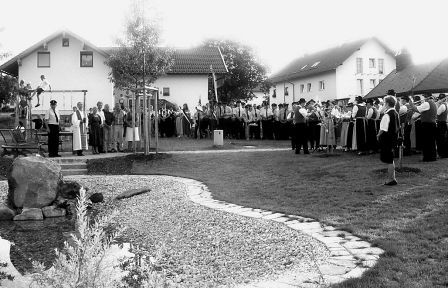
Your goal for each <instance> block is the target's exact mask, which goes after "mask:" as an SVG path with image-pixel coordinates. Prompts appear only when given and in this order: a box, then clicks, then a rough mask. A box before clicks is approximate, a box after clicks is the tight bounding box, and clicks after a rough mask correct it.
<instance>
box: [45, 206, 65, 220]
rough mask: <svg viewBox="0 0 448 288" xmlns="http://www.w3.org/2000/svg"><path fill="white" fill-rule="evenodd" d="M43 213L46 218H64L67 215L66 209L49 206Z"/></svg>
mask: <svg viewBox="0 0 448 288" xmlns="http://www.w3.org/2000/svg"><path fill="white" fill-rule="evenodd" d="M42 213H43V214H44V217H45V218H53V217H63V216H65V215H66V214H67V212H66V211H65V209H63V208H58V207H56V206H47V207H44V208H42Z"/></svg>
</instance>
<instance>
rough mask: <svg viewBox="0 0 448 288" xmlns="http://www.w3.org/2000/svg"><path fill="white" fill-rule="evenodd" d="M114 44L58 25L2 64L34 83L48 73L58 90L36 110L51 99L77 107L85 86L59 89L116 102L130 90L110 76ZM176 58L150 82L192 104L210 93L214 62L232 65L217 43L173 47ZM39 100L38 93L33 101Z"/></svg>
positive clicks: (62, 106)
mask: <svg viewBox="0 0 448 288" xmlns="http://www.w3.org/2000/svg"><path fill="white" fill-rule="evenodd" d="M111 51H112V50H111V48H100V47H96V46H95V45H93V44H92V43H90V42H88V41H86V40H85V39H83V38H81V37H80V36H78V35H76V34H74V33H73V32H70V31H58V32H56V33H54V34H52V35H50V36H49V37H47V38H45V39H43V40H42V41H39V42H38V43H36V44H35V45H33V46H31V47H30V48H28V49H26V50H25V51H23V52H22V53H20V54H18V55H17V56H15V57H13V58H11V59H9V60H8V61H7V62H5V63H4V64H2V65H1V66H0V71H2V72H4V73H7V74H10V75H13V76H17V77H18V79H19V81H20V80H24V81H25V83H27V82H30V83H31V86H32V87H33V88H36V86H37V85H38V84H39V82H40V75H45V76H46V78H47V79H48V80H49V82H50V84H51V88H52V90H54V91H55V92H52V93H49V92H44V93H43V94H42V95H41V106H40V107H38V108H34V107H33V114H42V113H43V112H44V111H45V110H47V109H48V108H49V102H50V100H52V99H55V100H57V101H58V109H59V110H60V111H61V114H70V113H72V107H73V106H75V105H76V103H77V102H79V101H83V97H84V93H83V92H57V91H58V90H59V91H60V90H72V91H73V90H87V94H86V107H87V108H89V107H93V106H96V103H97V102H98V101H102V102H103V103H105V104H110V105H112V106H113V105H114V103H115V102H117V101H118V99H119V98H120V97H123V98H125V99H126V102H127V99H128V97H129V96H130V95H131V94H130V93H129V92H128V93H123V92H120V91H119V90H116V89H114V85H113V83H112V82H111V81H110V79H109V75H110V72H111V69H110V67H108V66H107V65H106V64H105V60H106V59H107V57H109V55H110V53H111ZM173 58H174V64H173V66H172V67H171V69H170V71H168V73H167V74H166V75H165V76H162V77H160V78H159V79H158V80H157V81H156V82H155V83H153V84H151V86H154V87H158V88H159V89H160V99H165V100H167V101H169V102H172V103H173V104H176V105H178V106H181V105H183V104H184V103H187V104H188V105H189V107H190V110H192V108H193V107H194V106H196V105H197V104H198V101H199V99H201V100H202V103H203V104H204V103H205V102H207V99H208V90H209V87H208V76H209V74H210V66H212V67H213V71H214V72H215V73H216V74H223V73H227V72H228V71H227V67H226V65H225V63H224V60H223V58H222V55H221V51H220V50H219V49H218V48H192V49H174V55H173ZM36 103H37V100H36V98H35V97H34V98H33V101H32V105H33V106H34V105H35V104H36Z"/></svg>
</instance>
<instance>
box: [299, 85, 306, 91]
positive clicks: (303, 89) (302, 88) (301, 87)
mask: <svg viewBox="0 0 448 288" xmlns="http://www.w3.org/2000/svg"><path fill="white" fill-rule="evenodd" d="M304 91H305V84H300V93H303V92H304Z"/></svg>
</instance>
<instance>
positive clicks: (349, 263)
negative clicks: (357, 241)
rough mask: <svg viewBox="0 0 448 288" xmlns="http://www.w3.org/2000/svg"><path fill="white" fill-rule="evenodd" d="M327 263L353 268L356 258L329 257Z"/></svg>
mask: <svg viewBox="0 0 448 288" xmlns="http://www.w3.org/2000/svg"><path fill="white" fill-rule="evenodd" d="M327 261H328V263H330V264H334V265H338V266H342V267H345V268H348V269H353V268H355V267H356V260H355V258H353V257H352V259H339V258H333V257H331V258H329V259H328V260H327Z"/></svg>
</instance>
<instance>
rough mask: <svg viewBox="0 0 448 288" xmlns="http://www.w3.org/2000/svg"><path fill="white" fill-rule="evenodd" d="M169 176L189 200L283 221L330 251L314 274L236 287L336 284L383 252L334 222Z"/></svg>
mask: <svg viewBox="0 0 448 288" xmlns="http://www.w3.org/2000/svg"><path fill="white" fill-rule="evenodd" d="M233 152H236V151H233ZM171 178H174V179H175V180H177V181H180V182H182V183H184V184H185V185H187V196H188V197H189V198H190V199H191V201H193V202H195V203H198V204H199V205H203V206H206V207H209V208H211V209H216V210H221V211H225V212H229V213H234V214H238V215H241V216H246V217H252V218H261V219H264V220H266V221H275V222H280V223H283V224H284V225H286V226H287V227H289V228H291V229H294V230H297V231H300V232H302V233H304V234H307V235H309V236H311V237H313V238H315V239H316V240H318V241H320V242H322V243H323V244H324V245H325V246H326V247H327V249H328V250H329V252H330V257H329V258H328V259H327V260H326V261H323V263H316V265H317V266H318V271H319V272H320V274H319V275H317V276H316V275H315V276H314V277H311V278H310V277H309V275H308V276H303V275H299V274H296V275H293V276H291V273H289V274H288V273H284V274H283V275H281V276H280V277H279V278H278V279H274V280H267V281H259V282H257V283H248V284H244V285H242V286H238V287H241V288H243V287H244V288H262V287H265V288H267V287H269V288H271V287H276V288H277V287H278V288H283V287H284V288H291V287H322V285H325V286H326V285H331V284H337V283H341V282H343V281H345V280H347V279H350V278H358V277H361V276H362V274H363V273H364V272H365V271H367V270H368V269H369V268H371V267H373V266H375V265H376V263H377V261H378V259H379V257H380V255H381V254H383V253H384V251H383V250H382V249H380V248H378V247H372V246H371V244H370V243H368V242H366V241H363V240H362V239H360V238H359V237H356V236H354V235H352V234H351V233H349V232H347V231H342V230H338V229H336V228H335V227H333V226H325V225H322V224H321V223H319V222H318V221H316V220H315V219H312V218H308V217H302V216H298V215H285V214H282V213H277V212H272V211H267V210H262V209H257V208H254V209H253V208H248V207H244V206H240V205H236V204H232V203H227V202H224V201H216V200H214V199H213V197H212V195H211V193H210V191H209V190H208V188H207V186H205V185H204V184H203V183H201V182H199V181H195V180H192V179H185V178H180V177H171Z"/></svg>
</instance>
